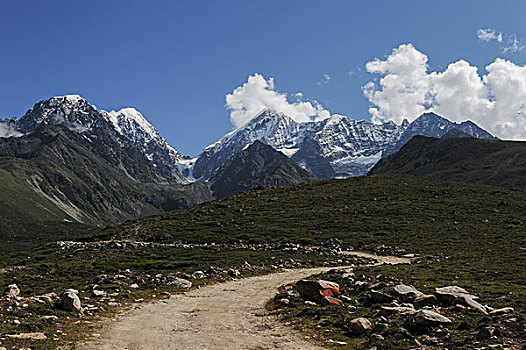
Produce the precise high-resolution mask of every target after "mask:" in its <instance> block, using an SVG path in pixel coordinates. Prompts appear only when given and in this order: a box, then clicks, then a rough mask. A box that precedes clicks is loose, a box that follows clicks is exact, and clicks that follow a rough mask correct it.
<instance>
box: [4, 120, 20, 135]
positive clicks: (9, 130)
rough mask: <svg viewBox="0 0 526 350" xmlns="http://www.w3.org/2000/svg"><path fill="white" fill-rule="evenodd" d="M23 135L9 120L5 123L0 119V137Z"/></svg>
mask: <svg viewBox="0 0 526 350" xmlns="http://www.w3.org/2000/svg"><path fill="white" fill-rule="evenodd" d="M20 136H23V135H22V134H21V133H19V132H18V131H16V130H15V128H14V127H13V126H12V125H11V124H9V123H8V122H6V123H3V122H2V121H1V120H0V137H20Z"/></svg>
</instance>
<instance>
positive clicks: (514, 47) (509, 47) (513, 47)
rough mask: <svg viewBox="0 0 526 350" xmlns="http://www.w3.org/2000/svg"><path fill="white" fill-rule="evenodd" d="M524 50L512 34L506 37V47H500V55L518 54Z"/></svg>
mask: <svg viewBox="0 0 526 350" xmlns="http://www.w3.org/2000/svg"><path fill="white" fill-rule="evenodd" d="M522 50H524V45H522V43H521V42H520V41H519V40H518V39H517V35H516V34H512V35H510V36H509V37H508V39H507V41H506V45H505V46H503V47H502V53H506V52H519V51H522Z"/></svg>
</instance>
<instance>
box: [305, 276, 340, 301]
mask: <svg viewBox="0 0 526 350" xmlns="http://www.w3.org/2000/svg"><path fill="white" fill-rule="evenodd" d="M296 290H297V291H298V292H299V293H300V295H301V297H302V298H304V299H311V300H314V301H317V302H320V301H321V299H322V297H324V296H326V297H333V298H335V297H337V296H338V294H339V293H340V286H339V285H338V284H337V283H334V282H330V281H324V280H318V281H308V280H301V281H298V282H297V283H296Z"/></svg>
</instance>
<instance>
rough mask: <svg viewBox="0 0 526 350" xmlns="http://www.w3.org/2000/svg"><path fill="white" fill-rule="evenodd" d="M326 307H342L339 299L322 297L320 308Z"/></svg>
mask: <svg viewBox="0 0 526 350" xmlns="http://www.w3.org/2000/svg"><path fill="white" fill-rule="evenodd" d="M328 305H338V306H343V302H342V301H341V300H340V299H336V298H333V297H322V298H321V306H328Z"/></svg>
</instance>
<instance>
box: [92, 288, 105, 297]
mask: <svg viewBox="0 0 526 350" xmlns="http://www.w3.org/2000/svg"><path fill="white" fill-rule="evenodd" d="M91 296H92V297H95V298H100V297H104V296H106V292H105V291H103V290H98V289H94V290H92V291H91Z"/></svg>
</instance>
